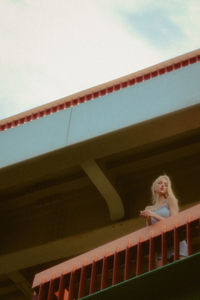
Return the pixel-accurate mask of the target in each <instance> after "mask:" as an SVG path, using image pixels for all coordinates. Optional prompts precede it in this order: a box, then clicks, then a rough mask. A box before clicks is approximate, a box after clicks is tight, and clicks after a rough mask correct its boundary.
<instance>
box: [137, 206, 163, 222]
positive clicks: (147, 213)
mask: <svg viewBox="0 0 200 300" xmlns="http://www.w3.org/2000/svg"><path fill="white" fill-rule="evenodd" d="M140 216H141V217H144V218H146V219H147V221H148V219H150V220H151V217H152V218H154V219H156V220H158V221H161V220H164V219H165V218H164V217H161V216H160V215H158V214H156V213H154V212H153V211H151V210H150V209H148V208H146V209H145V210H141V211H140ZM148 223H149V222H148Z"/></svg>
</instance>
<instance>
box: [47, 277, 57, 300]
mask: <svg viewBox="0 0 200 300" xmlns="http://www.w3.org/2000/svg"><path fill="white" fill-rule="evenodd" d="M54 292H55V279H51V281H50V283H49V290H48V298H47V300H54V299H55V296H54Z"/></svg>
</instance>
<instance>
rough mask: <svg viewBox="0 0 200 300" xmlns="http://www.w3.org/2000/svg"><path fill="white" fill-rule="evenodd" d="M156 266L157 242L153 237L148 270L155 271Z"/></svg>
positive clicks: (150, 243)
mask: <svg viewBox="0 0 200 300" xmlns="http://www.w3.org/2000/svg"><path fill="white" fill-rule="evenodd" d="M154 264H155V241H154V238H153V237H152V236H151V237H150V239H149V267H148V270H149V271H151V270H153V269H154Z"/></svg>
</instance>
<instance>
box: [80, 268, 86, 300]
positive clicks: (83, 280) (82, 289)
mask: <svg viewBox="0 0 200 300" xmlns="http://www.w3.org/2000/svg"><path fill="white" fill-rule="evenodd" d="M85 283H86V266H82V268H81V278H80V283H79V290H78V299H79V298H81V297H83V296H85Z"/></svg>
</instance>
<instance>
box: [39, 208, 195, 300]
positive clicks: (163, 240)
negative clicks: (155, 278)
mask: <svg viewBox="0 0 200 300" xmlns="http://www.w3.org/2000/svg"><path fill="white" fill-rule="evenodd" d="M182 239H186V241H187V248H188V255H190V254H192V253H195V252H198V251H200V204H198V205H196V206H193V207H191V208H189V209H187V210H185V211H182V212H181V213H179V214H178V215H176V216H172V217H169V218H167V219H165V220H163V221H160V222H158V223H156V224H153V225H151V226H149V227H145V228H143V229H140V230H138V231H136V232H133V233H131V234H128V235H126V236H124V237H122V238H119V239H117V240H115V241H112V242H110V243H107V244H105V245H103V246H101V247H98V248H96V249H94V250H91V251H89V252H87V253H84V254H82V255H80V256H78V257H75V258H73V259H70V260H68V261H66V262H64V263H61V264H59V265H57V266H55V267H52V268H50V269H48V270H45V271H43V272H41V273H38V274H36V275H35V278H34V281H33V289H34V293H35V295H34V298H33V299H37V300H46V299H47V300H53V299H58V300H74V299H79V298H82V297H83V296H86V295H89V294H92V293H94V292H95V291H98V290H102V289H104V288H106V287H108V286H112V285H115V284H116V283H119V282H122V281H124V280H127V279H129V278H131V277H134V276H137V275H139V274H141V273H144V272H147V271H151V270H152V269H154V268H155V256H156V251H159V252H160V253H161V255H162V265H164V264H166V263H167V249H169V248H171V247H172V246H173V249H174V256H173V260H175V261H176V260H178V259H179V241H180V240H182Z"/></svg>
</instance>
